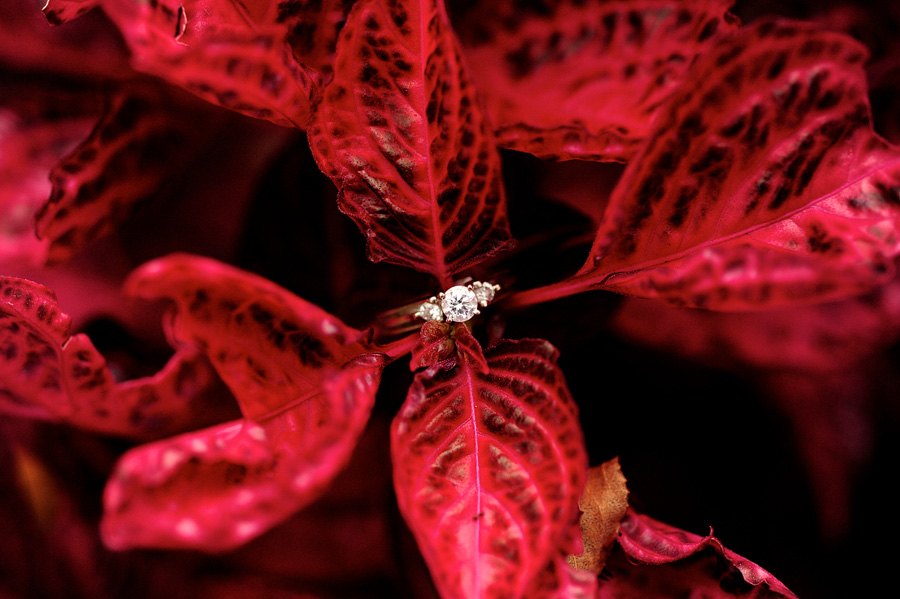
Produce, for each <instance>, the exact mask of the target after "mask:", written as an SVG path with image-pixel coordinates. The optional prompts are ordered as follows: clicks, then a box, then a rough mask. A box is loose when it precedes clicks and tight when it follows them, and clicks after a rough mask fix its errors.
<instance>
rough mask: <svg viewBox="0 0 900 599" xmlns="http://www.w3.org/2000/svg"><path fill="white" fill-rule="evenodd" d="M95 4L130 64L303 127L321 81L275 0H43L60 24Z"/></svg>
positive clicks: (223, 101) (243, 110) (241, 108)
mask: <svg viewBox="0 0 900 599" xmlns="http://www.w3.org/2000/svg"><path fill="white" fill-rule="evenodd" d="M92 5H99V6H101V7H102V8H103V10H104V12H105V13H106V14H107V15H108V16H109V17H110V19H111V20H112V21H113V22H114V23H115V24H116V26H117V27H118V28H119V30H120V31H121V32H122V35H123V37H124V38H125V41H126V43H127V44H128V47H129V49H130V50H131V53H132V65H133V66H134V68H136V69H137V70H140V71H143V72H146V73H150V74H153V75H157V76H159V77H161V78H163V79H166V80H168V81H171V82H172V83H175V84H176V85H180V86H182V87H184V88H185V89H187V90H189V91H191V92H193V93H195V94H197V95H198V96H200V97H202V98H203V99H204V100H207V101H209V102H212V103H213V104H218V105H220V106H224V107H226V108H230V109H232V110H236V111H237V112H241V113H243V114H247V115H249V116H253V117H257V118H261V119H266V120H269V121H272V122H274V123H276V124H279V125H284V126H293V127H299V128H301V129H303V128H305V127H306V120H307V117H308V115H309V103H310V97H311V96H312V95H313V93H314V92H315V90H316V89H317V86H318V84H319V82H320V79H319V75H318V73H317V72H316V71H314V70H313V69H310V68H308V67H306V66H305V65H302V64H300V63H299V62H297V60H296V59H295V58H294V55H293V53H292V51H291V48H290V46H289V45H288V43H287V39H286V37H287V27H286V26H283V25H280V24H277V23H276V18H277V10H276V5H275V3H274V2H269V1H267V0H251V1H249V2H230V1H225V0H222V1H218V0H154V1H153V2H141V1H139V0H94V1H89V2H85V1H83V0H48V2H47V3H46V5H45V6H44V13H45V14H46V15H47V18H48V20H49V21H50V22H51V23H54V24H59V23H61V22H64V21H66V20H69V19H71V18H73V17H75V16H78V15H79V14H81V13H82V12H84V10H85V7H89V6H92Z"/></svg>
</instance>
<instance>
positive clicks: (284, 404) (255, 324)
mask: <svg viewBox="0 0 900 599" xmlns="http://www.w3.org/2000/svg"><path fill="white" fill-rule="evenodd" d="M126 286H127V289H128V290H129V291H130V292H132V293H134V294H136V295H139V296H140V297H144V298H168V299H170V300H172V301H174V302H175V304H176V307H177V312H176V313H175V314H173V316H172V318H171V320H170V327H169V334H170V336H171V337H172V338H173V339H174V340H175V341H176V342H177V343H178V344H180V345H187V346H191V347H196V348H198V349H199V350H201V351H202V352H203V353H205V354H206V355H207V357H208V358H209V359H210V361H211V362H212V363H213V366H214V367H215V368H216V369H217V371H218V372H219V375H220V376H221V378H222V379H223V380H224V381H225V383H226V384H227V385H228V386H229V388H230V389H231V391H232V392H233V393H234V396H235V398H236V399H237V401H238V403H239V404H240V407H241V410H242V412H243V414H244V416H245V419H242V420H237V421H233V422H229V423H225V424H222V425H219V426H215V427H212V428H208V429H205V430H201V431H197V432H195V433H189V434H186V435H182V436H180V437H176V438H173V439H168V440H164V441H160V442H157V443H154V444H150V445H144V446H142V447H138V448H136V449H133V450H132V451H130V452H129V453H128V454H126V455H125V456H124V457H123V458H122V460H121V461H120V462H119V464H118V466H117V469H116V472H115V474H114V475H113V477H112V478H111V479H110V482H109V484H108V486H107V489H106V493H105V499H104V506H105V516H104V522H103V536H104V541H105V542H106V543H107V545H109V546H110V547H112V548H116V549H123V548H127V547H134V546H152V547H191V548H196V549H203V550H207V551H221V550H225V549H229V548H233V547H235V546H238V545H240V544H242V543H244V542H246V541H248V540H249V539H251V538H253V537H255V536H258V535H259V534H261V533H263V532H265V531H266V530H268V529H269V528H270V527H272V526H274V525H275V524H278V523H279V522H281V521H283V520H284V519H285V518H287V517H288V516H289V515H291V514H292V513H293V512H295V511H297V510H298V509H300V508H301V507H302V506H304V505H306V504H308V503H309V502H311V501H312V500H314V499H316V498H317V497H318V496H319V495H320V494H321V493H322V491H323V490H324V489H325V488H326V487H327V485H328V483H329V482H330V481H331V479H332V478H333V477H334V476H335V474H336V473H337V472H339V471H340V470H341V469H342V468H343V467H344V466H345V465H346V464H347V461H348V460H349V459H350V455H351V453H352V451H353V448H354V447H355V446H356V442H357V440H358V438H359V435H360V434H361V433H362V430H363V428H364V427H365V425H366V423H367V422H368V419H369V414H370V413H371V409H372V405H373V403H374V399H375V392H376V390H377V388H378V383H379V380H380V376H381V369H382V368H383V366H384V363H385V357H384V356H383V355H381V354H373V353H368V351H367V347H366V346H365V345H364V344H363V343H361V342H359V341H358V338H359V333H358V332H357V331H355V330H354V329H351V328H350V327H347V326H346V325H344V324H343V323H342V322H340V321H339V320H338V319H336V318H334V317H333V316H331V315H329V314H327V313H326V312H324V311H323V310H321V309H320V308H318V307H316V306H314V305H312V304H310V303H308V302H306V301H304V300H302V299H300V298H298V297H296V296H294V295H293V294H291V293H289V292H287V291H285V290H284V289H282V288H280V287H278V286H277V285H275V284H274V283H271V282H270V281H268V280H266V279H263V278H262V277H258V276H256V275H252V274H250V273H246V272H243V271H240V270H238V269H236V268H233V267H230V266H227V265H225V264H222V263H219V262H216V261H214V260H210V259H207V258H201V257H197V256H189V255H183V254H175V255H171V256H168V257H164V258H160V259H157V260H155V261H152V262H149V263H147V264H145V265H144V266H142V267H141V268H140V269H138V270H137V271H135V272H134V273H133V275H132V276H131V278H130V279H129V281H128V282H127V285H126Z"/></svg>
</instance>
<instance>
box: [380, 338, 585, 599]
mask: <svg viewBox="0 0 900 599" xmlns="http://www.w3.org/2000/svg"><path fill="white" fill-rule="evenodd" d="M556 356H557V352H556V350H555V349H554V348H553V347H552V346H551V345H550V344H549V343H547V342H545V341H540V340H523V341H518V342H516V341H501V342H500V343H498V344H497V345H495V346H494V347H492V348H490V349H489V350H488V351H487V352H486V353H485V355H484V357H485V358H486V366H487V370H486V371H483V372H482V371H480V370H479V368H478V367H477V361H475V360H472V359H468V358H464V359H459V360H455V361H445V362H442V363H439V364H436V365H434V366H432V367H430V368H429V369H427V370H425V371H423V372H420V373H418V374H417V375H416V377H415V380H414V382H413V385H412V387H411V388H410V392H409V395H408V396H407V399H406V402H405V403H404V405H403V407H402V408H401V410H400V413H399V414H398V415H397V417H396V418H395V420H394V424H393V430H392V438H391V451H392V457H393V463H394V487H395V489H396V492H397V500H398V503H399V505H400V509H401V511H402V513H403V515H404V517H405V519H406V521H407V523H408V524H409V526H410V528H411V529H412V531H413V533H414V534H415V536H416V539H417V541H418V544H419V548H420V549H421V551H422V554H423V555H424V557H425V560H426V562H427V563H428V565H429V568H430V570H431V574H432V577H433V579H434V581H435V584H436V585H437V588H438V590H439V591H440V593H441V596H442V597H443V598H444V599H451V598H458V597H487V596H491V597H493V596H500V595H503V596H507V597H522V596H523V593H524V592H525V591H526V590H527V588H528V587H529V585H530V584H531V583H532V580H533V579H534V578H535V576H537V575H538V573H539V572H541V571H542V570H543V569H544V568H545V567H546V566H547V564H548V563H549V562H550V560H552V559H554V557H555V556H556V555H558V552H559V550H560V546H561V545H562V544H563V542H564V541H566V540H567V537H568V533H569V530H570V526H571V523H572V522H574V521H575V519H576V517H577V514H578V507H577V501H578V497H579V496H580V494H581V489H582V487H583V485H584V480H585V473H586V470H587V457H586V454H585V449H584V441H583V438H582V434H581V429H580V428H579V425H578V418H577V413H576V412H577V408H576V406H575V404H574V402H573V401H572V399H571V397H570V396H569V392H568V390H567V389H566V386H565V381H564V379H563V375H562V372H561V371H560V370H559V368H558V367H557V365H556Z"/></svg>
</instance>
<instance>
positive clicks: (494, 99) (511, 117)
mask: <svg viewBox="0 0 900 599" xmlns="http://www.w3.org/2000/svg"><path fill="white" fill-rule="evenodd" d="M731 4H732V2H731V1H730V0H704V1H702V2H697V1H691V2H687V1H679V0H640V1H633V0H628V1H625V0H618V1H607V2H578V1H575V0H555V1H551V2H542V3H540V4H536V5H534V6H529V5H525V6H523V5H522V3H520V2H515V1H513V0H501V1H494V2H484V3H481V4H480V5H478V7H477V8H475V9H473V10H471V11H469V13H467V14H466V15H464V17H463V18H461V19H460V21H459V29H460V36H461V38H462V40H463V43H464V45H465V51H466V57H467V58H468V60H469V63H470V64H471V65H472V72H473V76H474V77H475V81H476V83H477V85H478V88H479V89H481V90H483V93H484V95H485V101H486V104H487V107H488V110H489V111H490V115H491V119H492V121H493V122H494V125H495V127H496V129H497V140H498V143H499V144H500V145H502V146H504V147H507V148H511V149H514V150H520V151H524V152H529V153H532V154H535V155H536V156H540V157H541V158H549V159H555V160H566V159H572V158H577V159H590V160H603V161H625V160H628V159H630V158H632V157H633V156H634V155H635V154H636V153H637V152H638V150H639V148H640V144H641V142H642V141H643V140H644V138H645V137H646V136H647V135H648V134H649V132H650V130H651V121H652V120H653V118H654V117H655V115H656V114H657V112H658V111H659V110H660V107H661V106H662V105H663V104H664V103H665V101H666V100H667V99H668V98H669V97H670V96H671V95H672V94H673V93H674V92H675V90H676V89H677V88H678V86H679V85H681V83H682V82H683V80H684V78H685V76H686V73H687V70H688V68H689V67H690V65H691V63H692V62H693V61H694V59H695V57H696V56H698V55H699V54H702V53H703V52H704V51H706V50H707V49H709V47H711V46H712V44H713V43H715V42H716V41H717V40H718V39H720V38H721V37H723V36H724V35H727V34H729V33H731V32H733V31H735V30H736V29H737V23H736V19H734V17H733V16H732V15H730V14H728V12H727V9H728V7H729V6H730V5H731Z"/></svg>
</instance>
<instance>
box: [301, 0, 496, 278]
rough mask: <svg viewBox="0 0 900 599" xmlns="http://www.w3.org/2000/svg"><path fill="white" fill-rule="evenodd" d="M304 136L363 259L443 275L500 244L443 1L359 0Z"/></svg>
mask: <svg viewBox="0 0 900 599" xmlns="http://www.w3.org/2000/svg"><path fill="white" fill-rule="evenodd" d="M309 139H310V146H311V147H312V150H313V153H314V155H315V156H316V161H317V162H318V163H319V166H320V168H321V169H322V170H323V171H324V172H325V174H327V175H328V176H329V177H331V178H332V180H333V181H334V182H335V184H336V185H337V186H338V188H339V197H338V206H339V208H340V209H341V211H342V212H344V213H345V214H347V215H348V216H350V218H352V219H353V220H354V222H356V224H357V226H359V228H360V230H361V231H362V232H363V233H364V234H365V236H366V241H367V243H368V253H369V258H370V259H371V260H373V261H375V262H378V261H381V260H386V261H388V262H391V263H394V264H400V265H403V266H409V267H411V268H415V269H417V270H420V271H423V272H427V273H431V274H433V275H434V276H435V277H437V279H438V280H439V281H440V282H441V284H443V285H445V286H446V287H449V285H450V284H451V283H452V275H453V274H454V273H456V272H458V271H460V270H462V269H464V268H466V267H467V266H470V265H472V264H475V263H477V262H480V261H481V260H483V259H485V258H486V257H488V256H491V255H493V254H495V253H497V252H499V251H500V250H502V249H503V248H505V247H507V246H508V245H509V244H510V233H509V226H508V222H507V216H506V200H505V196H504V192H503V186H502V181H501V173H500V157H499V154H498V152H497V149H496V147H495V145H494V139H493V134H492V132H491V128H490V126H489V124H488V123H487V121H486V120H485V117H484V114H483V112H482V109H481V104H480V101H479V99H478V97H477V95H476V92H475V87H474V85H473V83H472V79H471V77H470V75H469V73H468V70H467V68H466V66H465V64H464V61H463V59H462V57H461V54H460V48H459V43H458V42H457V40H456V38H455V36H454V34H453V31H452V29H451V27H450V23H449V21H448V19H447V14H446V11H445V9H444V5H443V2H442V0H400V1H398V2H387V1H385V0H363V1H361V2H358V3H357V4H356V5H355V6H354V7H353V10H352V11H351V13H350V16H349V17H348V21H347V25H346V26H345V27H344V29H343V31H342V33H341V37H340V39H339V41H338V48H337V59H336V64H335V74H334V79H333V80H332V81H331V83H330V84H329V85H328V86H327V88H326V89H325V91H324V92H323V96H322V99H321V101H320V103H319V104H318V105H317V106H316V107H315V109H314V113H313V116H312V117H311V119H310V127H309Z"/></svg>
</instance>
